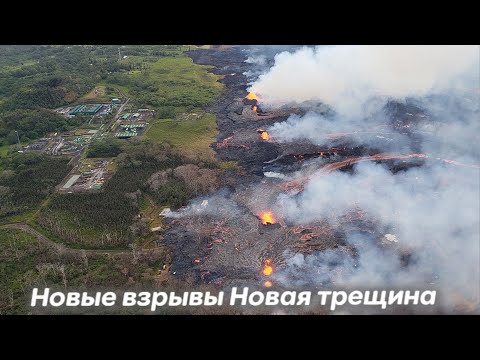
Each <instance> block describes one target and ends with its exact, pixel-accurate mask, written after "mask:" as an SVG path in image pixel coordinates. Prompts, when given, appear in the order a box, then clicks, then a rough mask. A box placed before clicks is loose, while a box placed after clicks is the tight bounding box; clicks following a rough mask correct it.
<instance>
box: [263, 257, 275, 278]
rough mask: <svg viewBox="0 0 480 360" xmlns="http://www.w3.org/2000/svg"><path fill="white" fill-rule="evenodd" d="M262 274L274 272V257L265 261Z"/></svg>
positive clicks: (268, 274)
mask: <svg viewBox="0 0 480 360" xmlns="http://www.w3.org/2000/svg"><path fill="white" fill-rule="evenodd" d="M262 274H263V275H265V276H270V275H272V274H273V266H272V259H267V260H265V262H264V263H263V268H262Z"/></svg>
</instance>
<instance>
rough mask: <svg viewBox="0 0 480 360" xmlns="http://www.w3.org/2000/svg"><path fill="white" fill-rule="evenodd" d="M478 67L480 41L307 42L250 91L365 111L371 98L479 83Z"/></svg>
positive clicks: (271, 100) (276, 100) (273, 99)
mask: <svg viewBox="0 0 480 360" xmlns="http://www.w3.org/2000/svg"><path fill="white" fill-rule="evenodd" d="M478 68H479V47H478V46H443V45H442V46H421V45H413V46H411V45H408V46H407V45H406V46H399V45H395V46H378V45H369V46H322V47H316V48H307V47H304V48H302V49H300V50H298V51H296V52H293V53H290V52H282V53H280V54H277V55H276V56H275V64H274V66H273V67H272V68H271V69H270V70H269V71H268V72H266V73H264V74H262V75H261V76H260V77H259V78H258V80H257V81H256V82H255V83H254V84H253V85H252V86H251V87H250V89H249V91H253V92H255V93H258V94H260V95H261V96H262V99H264V102H265V103H266V104H267V105H268V104H271V105H278V104H282V103H292V102H296V103H301V102H305V101H310V100H314V101H320V102H323V103H326V104H328V105H330V106H332V107H333V108H334V109H335V110H336V111H337V112H339V113H340V114H342V115H346V114H355V113H359V112H360V111H361V110H362V106H363V105H364V104H365V103H366V102H367V100H369V99H371V98H378V97H379V98H396V99H403V98H405V97H407V96H422V95H425V94H429V93H432V92H437V91H441V90H445V89H452V88H453V89H456V88H464V87H465V86H472V84H473V86H476V87H478V81H479V80H478ZM472 71H473V72H474V73H475V74H476V75H475V76H474V77H473V78H472V77H471V76H470V75H471V73H472Z"/></svg>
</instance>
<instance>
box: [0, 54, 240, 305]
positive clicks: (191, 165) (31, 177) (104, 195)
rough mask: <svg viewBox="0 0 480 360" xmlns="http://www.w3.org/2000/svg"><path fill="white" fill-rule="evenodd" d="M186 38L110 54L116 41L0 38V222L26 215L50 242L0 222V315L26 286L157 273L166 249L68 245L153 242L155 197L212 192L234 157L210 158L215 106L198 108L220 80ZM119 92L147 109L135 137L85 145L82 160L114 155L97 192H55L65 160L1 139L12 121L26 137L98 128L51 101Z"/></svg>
mask: <svg viewBox="0 0 480 360" xmlns="http://www.w3.org/2000/svg"><path fill="white" fill-rule="evenodd" d="M187 49H188V47H185V46H176V45H165V46H143V45H142V46H121V48H120V51H121V59H120V60H119V54H118V46H103V45H98V46H97V45H87V46H0V224H6V223H14V222H18V223H20V222H21V223H28V224H30V225H31V226H32V227H34V228H35V229H37V230H38V231H40V232H42V233H44V234H45V235H46V236H48V238H49V239H51V240H52V241H55V242H56V243H58V245H59V248H58V249H55V247H49V246H47V245H46V244H44V243H41V242H39V241H37V239H34V238H32V237H31V236H30V235H28V234H25V233H23V232H21V231H18V230H7V229H5V228H1V229H0V273H1V274H2V276H0V314H11V313H27V312H29V311H31V310H30V309H29V308H28V307H27V304H28V302H27V300H28V297H29V295H30V290H31V288H32V287H34V286H41V287H45V286H50V287H52V288H55V287H59V288H72V289H82V288H85V289H88V288H90V289H91V288H92V287H102V286H108V287H109V288H111V287H112V286H113V287H116V288H125V287H127V286H130V285H132V286H136V285H142V286H145V285H149V284H151V283H153V282H155V283H156V284H158V282H159V275H158V269H159V268H161V267H163V264H165V263H167V264H168V262H169V254H168V252H167V251H166V250H165V249H164V248H161V247H160V248H158V247H155V248H154V249H151V251H149V252H148V253H147V252H145V253H142V252H137V251H135V252H134V253H133V255H132V253H131V252H128V251H126V252H123V253H122V254H118V253H117V252H116V253H115V254H114V255H108V256H106V255H101V254H98V253H95V252H87V253H85V252H84V251H82V250H74V249H75V248H76V249H79V248H83V249H98V248H102V249H130V248H131V247H137V246H142V247H143V246H151V247H153V246H152V243H153V240H158V239H160V238H161V237H159V236H158V235H155V234H156V233H152V232H151V231H150V228H151V227H156V226H161V221H160V218H159V216H158V213H159V212H160V211H161V209H162V208H164V207H167V206H168V207H172V208H178V207H180V206H183V205H186V204H187V202H188V199H190V198H192V197H193V196H197V195H200V194H206V193H208V192H210V191H212V190H213V189H215V188H217V187H218V186H219V185H220V184H219V179H220V176H219V175H220V174H221V172H222V171H223V169H229V168H233V167H234V165H230V164H225V165H223V164H222V163H219V162H217V161H216V160H215V154H214V151H213V150H212V149H211V148H210V144H211V143H212V142H213V141H214V137H215V135H216V134H217V130H216V122H215V117H214V115H212V114H207V113H205V112H204V109H205V106H206V105H209V104H211V103H212V102H213V101H214V100H215V99H216V98H217V96H218V95H219V94H220V93H221V91H222V85H221V84H220V83H218V82H217V80H218V76H215V75H213V74H210V73H208V72H207V67H205V66H199V65H195V64H193V62H192V60H191V59H190V58H188V57H187V56H185V55H184V54H183V52H184V51H185V50H187ZM95 89H96V90H97V91H95ZM127 97H128V98H129V99H130V100H129V103H128V105H127V108H126V111H136V109H138V108H153V109H155V110H156V116H155V118H154V119H151V120H149V122H150V127H149V128H148V129H147V132H146V136H145V139H144V140H142V141H139V140H138V139H131V140H129V141H120V140H116V139H112V138H111V137H106V139H103V140H94V142H93V143H91V144H90V145H89V147H88V149H87V151H85V152H84V153H82V155H81V156H82V157H88V158H93V159H83V161H84V162H85V163H86V162H91V163H95V162H96V161H98V160H99V158H110V157H116V159H115V161H113V162H111V163H110V164H109V170H114V175H113V177H112V178H111V179H110V180H108V181H106V182H105V184H104V186H103V189H102V190H101V191H97V192H95V193H71V194H59V193H54V189H55V186H57V185H58V184H59V183H60V182H61V180H62V179H63V178H64V177H65V176H66V175H67V173H68V171H69V170H70V169H71V168H70V166H69V165H68V162H69V160H70V159H69V158H63V157H53V156H50V157H49V156H46V155H39V154H34V153H28V152H26V153H17V152H16V151H13V150H15V146H11V145H10V144H15V143H16V142H17V133H16V131H18V135H19V138H20V141H21V143H23V144H25V143H28V142H30V141H31V140H34V139H37V138H40V137H44V136H46V135H47V134H48V133H51V132H59V131H66V130H69V131H70V130H72V132H74V133H76V134H77V135H81V134H83V133H85V132H86V131H87V130H90V129H91V128H92V127H93V128H97V129H98V128H99V127H100V122H99V121H98V120H97V119H94V120H93V121H92V122H91V123H90V121H91V116H77V117H75V118H71V119H68V118H65V117H63V116H62V115H59V114H57V113H56V112H54V111H52V110H53V109H55V108H57V107H61V106H65V105H76V104H80V103H86V102H94V103H99V102H108V101H110V100H111V99H112V98H121V99H123V100H125V99H126V98H127ZM112 119H113V115H109V116H107V117H105V118H103V119H102V120H101V122H102V123H103V124H106V123H109V122H110V121H111V120H112ZM87 123H88V124H87ZM103 129H105V128H103ZM82 166H83V165H82ZM84 170H87V168H86V166H85V168H82V167H80V168H79V171H84ZM153 215H155V216H153ZM61 245H67V246H68V247H70V248H71V249H65V248H64V247H62V246H61ZM167 272H168V271H167ZM162 276H164V275H162ZM162 281H163V280H162Z"/></svg>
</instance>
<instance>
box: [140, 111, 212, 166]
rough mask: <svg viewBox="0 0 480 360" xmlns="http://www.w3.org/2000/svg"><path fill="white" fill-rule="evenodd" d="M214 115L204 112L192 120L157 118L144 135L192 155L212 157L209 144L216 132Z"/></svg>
mask: <svg viewBox="0 0 480 360" xmlns="http://www.w3.org/2000/svg"><path fill="white" fill-rule="evenodd" d="M216 125H217V124H216V121H215V115H213V114H209V113H204V114H203V115H202V116H201V117H200V118H199V119H194V120H183V121H177V120H171V119H166V120H159V121H156V122H155V123H154V124H153V125H152V126H151V127H150V128H149V129H148V131H147V133H146V135H145V136H146V137H147V138H148V139H151V140H152V141H154V142H156V143H160V144H161V143H163V142H167V143H169V144H171V145H173V146H176V147H178V148H179V149H181V150H182V151H183V152H184V153H186V154H187V155H189V156H193V157H197V156H198V157H200V158H204V159H205V158H206V159H212V158H213V157H214V156H215V152H214V151H213V149H212V148H211V147H210V144H211V143H212V142H214V141H215V135H216V134H217V133H218V131H217V128H216Z"/></svg>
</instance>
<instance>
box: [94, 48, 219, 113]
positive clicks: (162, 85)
mask: <svg viewBox="0 0 480 360" xmlns="http://www.w3.org/2000/svg"><path fill="white" fill-rule="evenodd" d="M133 60H134V59H131V61H133ZM144 60H145V62H143V65H142V68H141V70H133V71H130V72H128V73H124V74H122V75H121V82H119V83H116V84H112V83H105V82H104V83H102V84H103V85H106V87H107V88H110V87H116V88H118V89H120V90H121V91H122V92H123V93H125V94H126V95H127V96H128V97H129V98H130V99H131V102H132V104H137V105H138V106H141V107H149V108H153V109H155V110H157V111H158V110H162V109H165V108H168V109H169V110H170V111H171V112H173V113H174V114H176V113H179V112H182V111H192V110H194V109H195V110H198V109H201V108H202V107H203V106H205V105H208V104H210V103H211V102H212V101H214V100H215V99H216V98H217V97H218V96H219V95H220V93H221V92H222V89H223V85H222V84H221V83H219V82H218V80H219V79H220V77H219V76H217V75H214V74H211V73H209V72H208V71H207V70H208V67H207V66H202V65H196V64H194V63H193V61H192V59H190V58H189V57H187V56H185V55H179V56H175V57H160V58H156V59H152V58H144ZM147 60H148V61H147ZM152 60H154V61H152ZM139 61H140V60H139V59H138V58H136V59H135V62H139ZM160 117H170V116H162V113H161V111H160Z"/></svg>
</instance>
